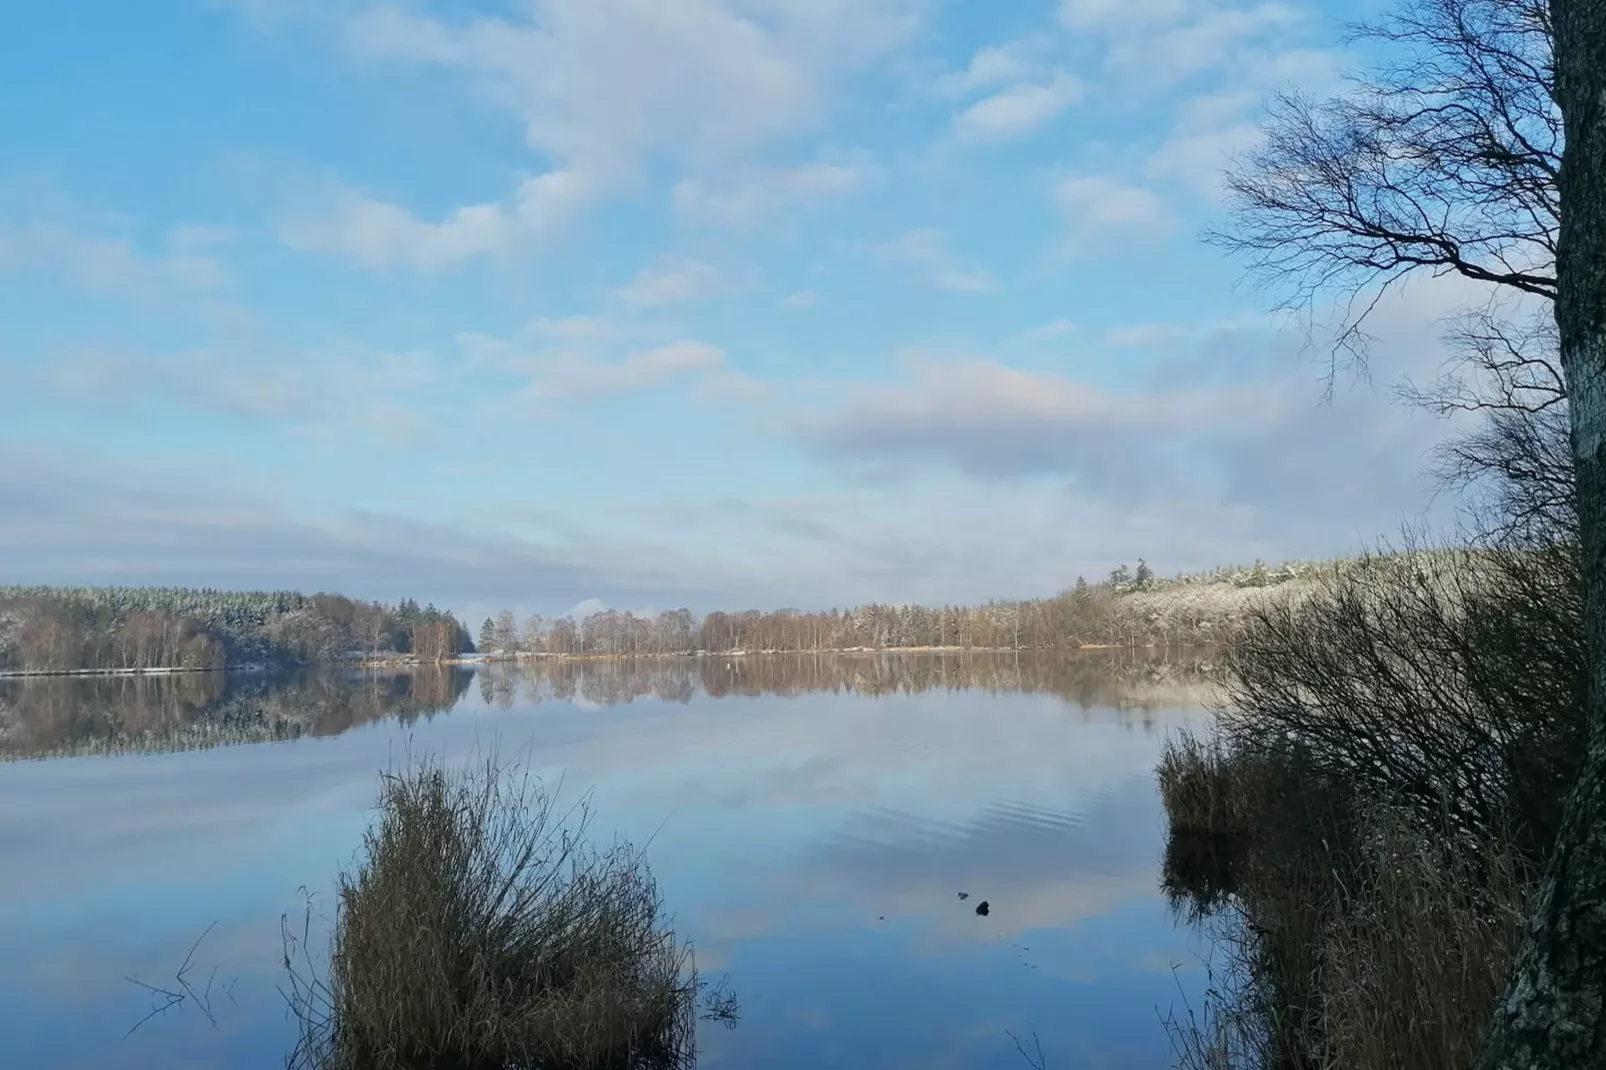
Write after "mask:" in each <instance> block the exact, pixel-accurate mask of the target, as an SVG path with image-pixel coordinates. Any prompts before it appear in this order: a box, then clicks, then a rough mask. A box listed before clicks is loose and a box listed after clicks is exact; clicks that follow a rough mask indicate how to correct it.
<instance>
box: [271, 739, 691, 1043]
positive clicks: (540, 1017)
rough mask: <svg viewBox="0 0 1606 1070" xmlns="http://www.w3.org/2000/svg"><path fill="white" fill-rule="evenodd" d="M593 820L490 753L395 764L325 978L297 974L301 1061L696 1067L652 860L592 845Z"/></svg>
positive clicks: (680, 967)
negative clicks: (449, 761)
mask: <svg viewBox="0 0 1606 1070" xmlns="http://www.w3.org/2000/svg"><path fill="white" fill-rule="evenodd" d="M560 818H567V819H575V820H573V821H568V820H563V819H560ZM585 825H586V810H585V807H584V806H583V805H582V806H581V807H579V808H577V809H576V810H575V811H571V812H570V813H568V814H566V815H559V814H557V812H556V811H555V809H554V805H553V801H552V798H551V797H550V796H549V795H548V794H546V793H545V792H544V791H543V790H542V789H541V788H540V787H539V785H538V784H536V783H535V782H533V781H532V780H530V779H529V778H528V776H525V775H517V776H515V775H512V774H510V773H509V772H508V771H507V770H505V769H504V768H502V767H500V766H499V765H497V764H496V762H495V761H494V760H492V761H488V762H486V763H485V764H484V765H483V766H481V767H478V768H477V769H474V770H472V771H470V772H468V773H465V774H461V775H450V774H448V773H447V772H446V771H445V770H444V769H442V768H441V767H440V766H439V765H436V764H419V765H416V766H413V767H411V768H409V769H407V770H406V771H404V772H401V773H390V774H387V775H386V776H385V777H384V778H383V780H382V786H381V790H380V797H379V818H378V821H377V823H376V824H375V825H374V827H372V828H370V830H369V831H368V832H367V833H366V835H365V837H364V850H363V856H362V858H361V863H360V865H359V866H358V867H357V869H356V871H355V872H354V873H343V874H342V875H341V877H340V880H339V886H338V888H339V908H338V913H337V916H336V919H335V926H334V933H333V939H332V945H331V948H330V956H329V967H328V977H327V981H326V982H325V981H319V980H317V979H316V978H315V977H312V978H310V979H309V978H307V977H304V976H301V975H298V974H297V973H296V972H295V971H293V970H292V987H291V993H290V999H291V1005H292V1009H293V1011H294V1012H295V1014H296V1017H297V1018H298V1020H299V1021H300V1023H301V1027H302V1039H301V1043H300V1045H299V1046H298V1048H297V1050H296V1053H295V1054H294V1056H293V1057H292V1060H291V1062H292V1065H293V1066H299V1067H307V1068H317V1070H358V1068H361V1070H403V1068H406V1070H416V1068H441V1070H447V1068H450V1070H505V1068H519V1070H526V1068H530V1070H533V1068H542V1070H548V1068H551V1070H593V1068H596V1070H601V1068H615V1067H618V1068H624V1067H672V1066H682V1065H689V1063H690V1061H691V1059H692V1048H693V1044H692V1040H693V1030H694V1026H695V1016H694V1013H693V1010H694V1007H693V1004H694V997H695V994H696V989H697V981H696V974H695V969H694V967H693V965H692V962H691V958H690V953H689V950H688V949H687V948H685V947H684V946H683V945H681V944H679V943H678V942H677V941H676V939H675V937H674V935H673V933H671V932H670V931H669V930H668V928H667V926H666V922H665V918H664V915H663V909H662V905H661V903H660V900H659V897H658V893H657V889H656V886H655V884H654V882H653V880H652V877H651V875H650V872H649V871H648V869H647V867H646V864H645V862H644V861H643V860H642V858H641V857H640V855H638V854H636V853H635V852H634V851H632V850H631V849H630V848H629V847H628V846H625V845H616V846H615V847H614V848H612V849H610V850H607V851H603V852H597V851H595V850H593V849H591V848H590V847H588V846H587V845H586V843H585V840H584V832H585ZM289 960H290V956H289V955H288V954H287V961H286V965H287V966H289V964H290V963H289Z"/></svg>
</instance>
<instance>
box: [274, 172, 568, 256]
mask: <svg viewBox="0 0 1606 1070" xmlns="http://www.w3.org/2000/svg"><path fill="white" fill-rule="evenodd" d="M599 193H600V190H599V189H597V188H596V187H595V186H593V185H591V184H590V183H589V181H588V180H587V179H586V178H585V177H583V176H582V175H580V174H579V173H577V172H574V171H568V170H558V171H549V172H547V173H546V174H543V175H537V176H535V177H533V178H530V179H526V180H525V181H524V182H523V183H521V184H520V185H519V188H518V190H517V191H516V193H515V195H514V197H513V199H512V200H511V201H510V202H509V203H506V204H501V203H485V204H472V205H461V206H459V207H456V208H453V209H452V210H451V211H450V212H448V213H447V214H446V215H445V216H444V217H443V218H442V219H441V221H440V222H438V223H431V222H428V221H426V220H421V219H419V218H417V217H416V216H414V215H413V214H412V213H411V212H409V211H408V210H407V209H405V208H402V207H400V206H398V205H395V204H390V203H387V202H385V201H378V200H374V199H372V198H369V197H364V196H360V195H354V194H350V193H346V194H343V195H341V196H340V197H338V198H337V204H336V205H335V207H334V210H333V211H324V212H321V213H318V214H313V215H309V216H305V217H303V218H300V219H294V220H291V221H289V222H287V223H285V224H284V225H283V226H282V227H281V228H280V236H281V237H282V238H283V240H284V242H285V244H287V245H289V246H290V247H291V248H292V249H296V250H299V251H301V252H309V253H323V254H327V255H333V256H339V257H343V258H346V259H349V260H353V261H356V262H357V263H360V264H364V265H366V266H368V267H376V268H377V267H388V266H393V265H400V266H404V267H411V268H417V269H420V270H439V269H446V268H451V267H455V266H457V265H459V264H461V263H463V262H464V261H466V260H470V259H473V258H475V257H478V256H484V255H488V254H498V253H506V252H510V251H512V250H513V249H514V248H516V247H517V246H518V245H519V243H521V242H523V241H525V240H528V239H535V238H542V237H545V236H548V235H550V234H552V233H554V232H555V231H557V230H558V229H559V228H560V227H561V226H563V225H564V224H565V223H567V222H568V221H569V219H571V218H572V217H573V216H575V215H576V214H578V213H580V212H582V211H584V210H585V209H586V208H588V207H589V206H590V205H591V203H592V201H593V200H594V199H595V198H596V197H597V196H598V195H599Z"/></svg>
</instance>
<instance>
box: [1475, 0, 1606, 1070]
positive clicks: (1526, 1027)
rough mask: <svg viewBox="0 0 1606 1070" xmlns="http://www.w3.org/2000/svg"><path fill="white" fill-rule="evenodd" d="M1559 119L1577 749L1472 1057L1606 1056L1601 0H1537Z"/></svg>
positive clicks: (1485, 1065) (1532, 1065)
mask: <svg viewBox="0 0 1606 1070" xmlns="http://www.w3.org/2000/svg"><path fill="white" fill-rule="evenodd" d="M1550 11H1551V21H1552V27H1553V31H1554V40H1555V61H1556V86H1555V96H1556V102H1557V104H1558V105H1559V106H1560V108H1561V113H1562V121H1563V126H1564V128H1565V131H1566V149H1565V153H1564V155H1563V159H1562V166H1561V175H1560V179H1559V183H1558V185H1559V190H1560V195H1561V228H1560V234H1559V238H1558V249H1557V265H1556V277H1557V290H1556V326H1557V329H1558V331H1559V335H1560V344H1561V363H1562V367H1563V369H1564V371H1565V374H1566V377H1567V386H1568V392H1569V395H1570V405H1571V415H1572V441H1573V453H1574V456H1575V458H1576V460H1577V479H1578V515H1579V522H1580V528H1581V531H1580V540H1581V550H1582V554H1583V577H1584V630H1585V640H1586V643H1587V649H1588V651H1589V666H1590V677H1589V683H1590V694H1589V734H1588V750H1587V753H1586V756H1585V760H1584V767H1583V772H1582V774H1581V776H1580V777H1579V781H1578V784H1577V786H1576V787H1575V788H1574V789H1573V793H1572V795H1571V796H1570V797H1569V799H1568V803H1567V810H1566V814H1565V816H1564V817H1563V819H1562V825H1561V832H1560V834H1559V836H1558V838H1557V843H1556V849H1555V851H1554V853H1553V854H1552V856H1551V858H1550V861H1549V863H1548V865H1547V866H1546V869H1545V874H1544V877H1543V879H1542V881H1541V883H1540V889H1539V893H1538V896H1537V898H1536V900H1535V905H1534V912H1533V916H1532V918H1531V919H1530V922H1529V928H1528V932H1527V935H1526V938H1525V939H1524V942H1523V946H1522V948H1521V949H1520V950H1519V952H1518V954H1517V958H1516V961H1515V963H1514V964H1513V966H1512V971H1511V978H1510V980H1509V982H1508V986H1507V989H1506V992H1505V995H1504V996H1503V998H1502V1000H1501V1002H1500V1005H1499V1006H1498V1007H1497V1008H1496V1011H1495V1015H1494V1018H1493V1020H1492V1021H1491V1022H1490V1026H1489V1032H1488V1035H1487V1037H1486V1038H1485V1041H1484V1048H1483V1052H1482V1054H1481V1056H1480V1057H1479V1059H1478V1062H1477V1064H1476V1066H1477V1070H1583V1068H1586V1067H1588V1068H1601V1067H1606V0H1551V3H1550Z"/></svg>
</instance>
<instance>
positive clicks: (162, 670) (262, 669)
mask: <svg viewBox="0 0 1606 1070" xmlns="http://www.w3.org/2000/svg"><path fill="white" fill-rule="evenodd" d="M289 667H290V666H283V665H261V664H256V663H251V664H246V665H225V666H224V667H223V668H221V669H203V668H189V667H187V666H182V665H156V666H152V667H150V668H147V669H0V680H33V679H44V678H47V677H60V676H193V675H197V674H200V673H240V674H255V673H267V672H274V671H276V670H278V669H283V668H289Z"/></svg>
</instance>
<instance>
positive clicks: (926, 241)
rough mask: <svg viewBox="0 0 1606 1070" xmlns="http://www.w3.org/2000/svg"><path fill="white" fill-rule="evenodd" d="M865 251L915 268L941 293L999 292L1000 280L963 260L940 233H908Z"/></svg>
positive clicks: (870, 246) (875, 244)
mask: <svg viewBox="0 0 1606 1070" xmlns="http://www.w3.org/2000/svg"><path fill="white" fill-rule="evenodd" d="M866 248H867V249H868V250H869V252H870V253H871V254H872V255H873V256H875V257H877V258H879V259H882V260H887V261H889V262H891V263H895V264H902V265H904V266H906V267H909V268H911V269H913V270H914V272H915V273H916V275H917V276H918V277H919V278H920V279H921V280H922V281H924V282H926V283H927V284H928V285H931V286H934V287H936V288H937V289H939V290H947V291H949V292H952V293H981V292H985V291H988V290H996V289H998V280H997V279H995V278H994V277H993V275H992V273H991V272H989V271H987V270H986V269H985V268H982V267H979V266H977V265H975V264H971V263H968V262H967V261H965V260H964V259H963V258H961V257H960V256H959V255H958V254H957V253H955V252H954V250H953V248H952V247H951V246H950V244H949V242H948V235H946V234H945V233H943V232H942V231H940V230H933V229H920V230H911V231H906V232H905V233H903V234H900V235H898V236H897V237H896V238H892V239H890V240H888V241H884V242H874V243H871V244H869V245H868V246H867V247H866Z"/></svg>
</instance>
